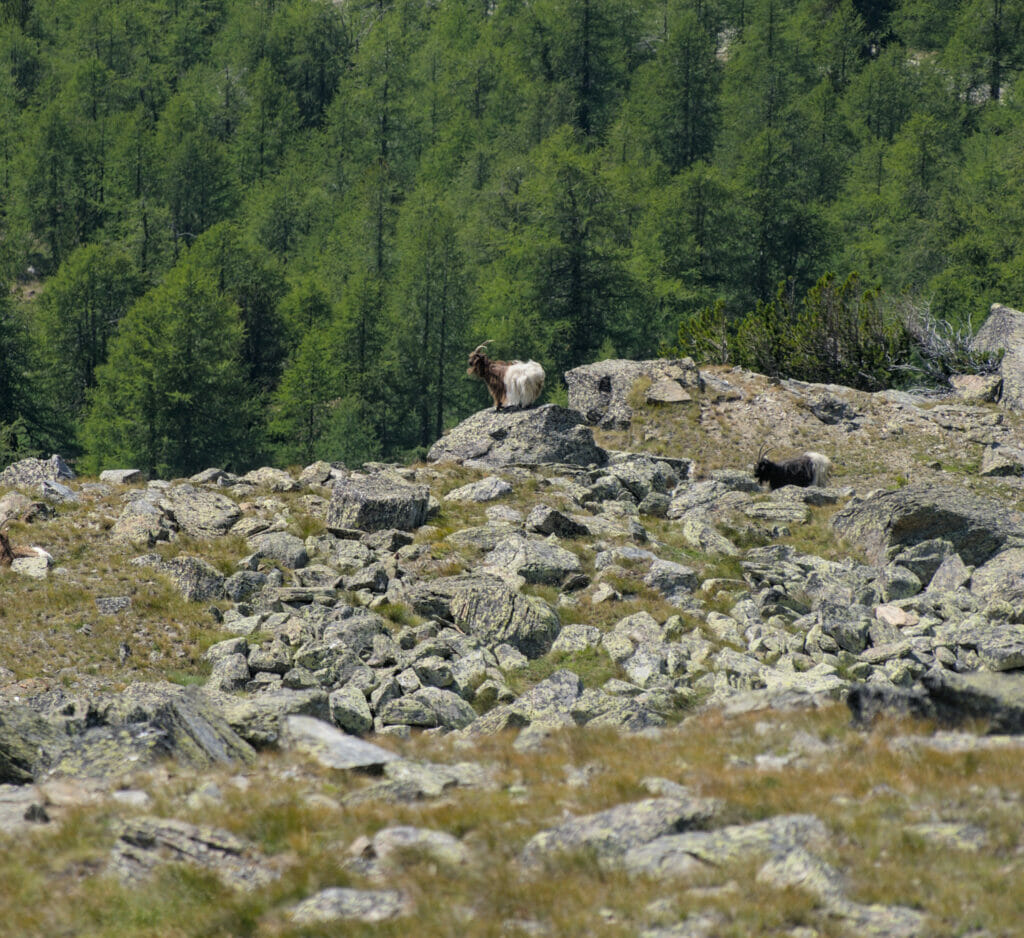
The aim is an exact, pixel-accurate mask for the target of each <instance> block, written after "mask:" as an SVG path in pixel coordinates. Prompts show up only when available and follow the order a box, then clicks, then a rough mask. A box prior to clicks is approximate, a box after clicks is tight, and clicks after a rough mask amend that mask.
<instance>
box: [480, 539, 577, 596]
mask: <svg viewBox="0 0 1024 938" xmlns="http://www.w3.org/2000/svg"><path fill="white" fill-rule="evenodd" d="M484 563H485V565H486V566H488V567H492V568H498V569H501V570H504V571H511V572H512V573H515V574H517V575H518V576H521V577H522V578H523V579H524V580H525V581H526V582H527V583H545V584H548V585H549V586H559V585H560V584H562V583H564V582H565V580H566V578H567V577H569V576H573V575H576V574H579V573H582V572H583V567H582V565H581V564H580V559H579V557H577V556H576V555H575V554H574V553H572V551H568V550H566V549H565V548H564V547H559V546H558V545H557V544H552V543H550V542H548V541H543V540H538V539H537V538H528V537H523V536H522V535H520V534H514V535H512V536H511V537H506V538H504V539H503V540H501V541H499V542H498V543H497V544H496V545H495V547H494V550H492V551H491V552H490V553H489V554H488V555H487V556H486V557H485V558H484Z"/></svg>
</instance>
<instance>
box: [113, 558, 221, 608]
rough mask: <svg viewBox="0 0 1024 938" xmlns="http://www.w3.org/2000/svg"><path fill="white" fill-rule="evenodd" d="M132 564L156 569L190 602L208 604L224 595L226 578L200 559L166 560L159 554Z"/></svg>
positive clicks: (136, 560)
mask: <svg viewBox="0 0 1024 938" xmlns="http://www.w3.org/2000/svg"><path fill="white" fill-rule="evenodd" d="M132 562H133V563H136V564H139V565H145V566H151V567H154V568H155V569H156V570H157V571H159V572H160V573H162V574H164V576H166V577H167V578H168V579H169V580H170V581H171V583H172V584H173V585H174V588H175V589H176V590H177V591H178V592H179V593H181V595H182V596H183V597H184V598H185V599H187V600H189V601H190V602H208V601H209V600H211V599H220V598H221V596H223V595H224V579H225V578H224V576H223V575H222V574H220V573H219V572H218V571H217V570H216V568H214V567H212V566H211V565H210V564H208V563H207V562H206V561H205V560H202V559H201V558H199V557H189V556H188V555H186V554H182V555H180V556H178V557H172V558H171V559H170V560H164V559H163V558H162V557H160V556H159V555H158V554H148V555H144V556H142V557H138V558H136V559H135V560H134V561H132Z"/></svg>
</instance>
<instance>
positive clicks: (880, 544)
mask: <svg viewBox="0 0 1024 938" xmlns="http://www.w3.org/2000/svg"><path fill="white" fill-rule="evenodd" d="M832 525H833V527H834V528H835V529H836V531H837V532H838V533H839V534H840V535H841V536H843V537H845V538H846V539H847V540H849V541H851V542H852V543H854V544H856V545H858V546H859V547H861V548H863V549H864V550H865V551H866V553H867V554H868V557H869V559H870V560H871V561H872V562H873V563H879V564H884V563H886V562H887V561H888V560H889V559H890V556H891V555H895V554H898V553H899V552H900V551H902V550H905V549H906V548H908V547H911V546H913V545H915V544H918V543H920V542H921V541H930V540H935V539H937V538H943V539H945V540H948V541H950V542H951V543H952V545H953V549H954V550H955V551H956V552H957V553H958V554H959V555H960V557H961V558H962V559H963V561H964V562H965V563H968V564H980V563H984V562H985V561H986V560H988V559H989V558H990V557H991V556H992V555H993V554H995V553H996V552H998V551H1000V550H1002V549H1003V548H1005V547H1011V546H1020V545H1022V544H1024V516H1022V515H1021V514H1020V513H1019V512H1016V511H1008V510H1007V508H1006V505H1005V504H1004V503H1002V502H1000V501H997V500H995V499H992V498H985V497H984V496H981V495H975V494H974V493H973V492H971V491H970V490H969V489H966V488H964V487H963V486H957V487H953V486H934V485H924V484H917V485H908V486H906V487H905V488H902V489H897V490H895V491H892V492H884V493H882V494H881V495H876V496H874V497H873V498H869V499H866V500H865V501H863V502H860V503H859V504H856V505H850V506H848V507H846V508H843V509H841V510H840V511H839V512H837V513H836V515H835V516H834V517H833V519H832Z"/></svg>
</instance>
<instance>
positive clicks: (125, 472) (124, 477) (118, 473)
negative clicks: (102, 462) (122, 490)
mask: <svg viewBox="0 0 1024 938" xmlns="http://www.w3.org/2000/svg"><path fill="white" fill-rule="evenodd" d="M144 480H145V476H144V475H143V473H142V470H141V469H104V470H103V471H102V472H101V473H100V482H109V483H111V485H132V484H133V483H136V482H142V481H144Z"/></svg>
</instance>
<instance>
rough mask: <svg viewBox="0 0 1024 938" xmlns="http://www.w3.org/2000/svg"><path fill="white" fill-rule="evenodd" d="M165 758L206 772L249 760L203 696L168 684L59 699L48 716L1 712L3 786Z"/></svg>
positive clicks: (109, 771)
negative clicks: (53, 774) (43, 777)
mask: <svg viewBox="0 0 1024 938" xmlns="http://www.w3.org/2000/svg"><path fill="white" fill-rule="evenodd" d="M168 756H170V757H172V758H174V759H176V760H178V761H180V762H182V763H185V764H187V765H191V766H195V767H198V768H203V767H208V766H211V765H214V764H223V763H229V762H233V761H243V762H244V761H249V760H251V759H252V758H254V753H253V751H252V749H251V748H250V747H249V745H248V744H247V743H245V742H244V741H243V740H242V739H241V738H240V737H239V736H238V735H237V734H236V733H235V732H234V731H233V730H232V729H231V727H230V726H229V725H228V723H227V722H226V720H225V719H224V717H223V716H222V715H221V714H220V713H219V712H218V710H217V708H216V707H214V706H213V705H212V704H211V702H210V701H209V700H208V699H207V698H206V697H205V695H203V694H202V692H200V691H199V690H198V689H197V688H184V687H178V686H176V685H172V684H132V685H131V686H129V687H128V688H126V689H125V690H124V691H122V692H121V693H120V694H110V695H98V696H96V697H89V698H64V697H63V696H61V697H59V698H58V699H56V700H55V701H54V708H53V712H40V711H36V710H32V709H29V708H28V707H22V706H19V705H5V707H4V708H3V714H2V716H0V781H13V782H18V783H24V782H26V781H30V780H31V779H33V778H38V777H40V776H41V775H43V774H45V773H49V772H52V773H56V774H61V775H77V776H100V777H102V776H110V777H113V776H116V775H118V774H120V773H122V772H125V771H129V770H134V769H136V768H138V767H140V766H144V765H148V764H150V763H152V762H155V761H157V760H159V759H164V758H167V757H168Z"/></svg>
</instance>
